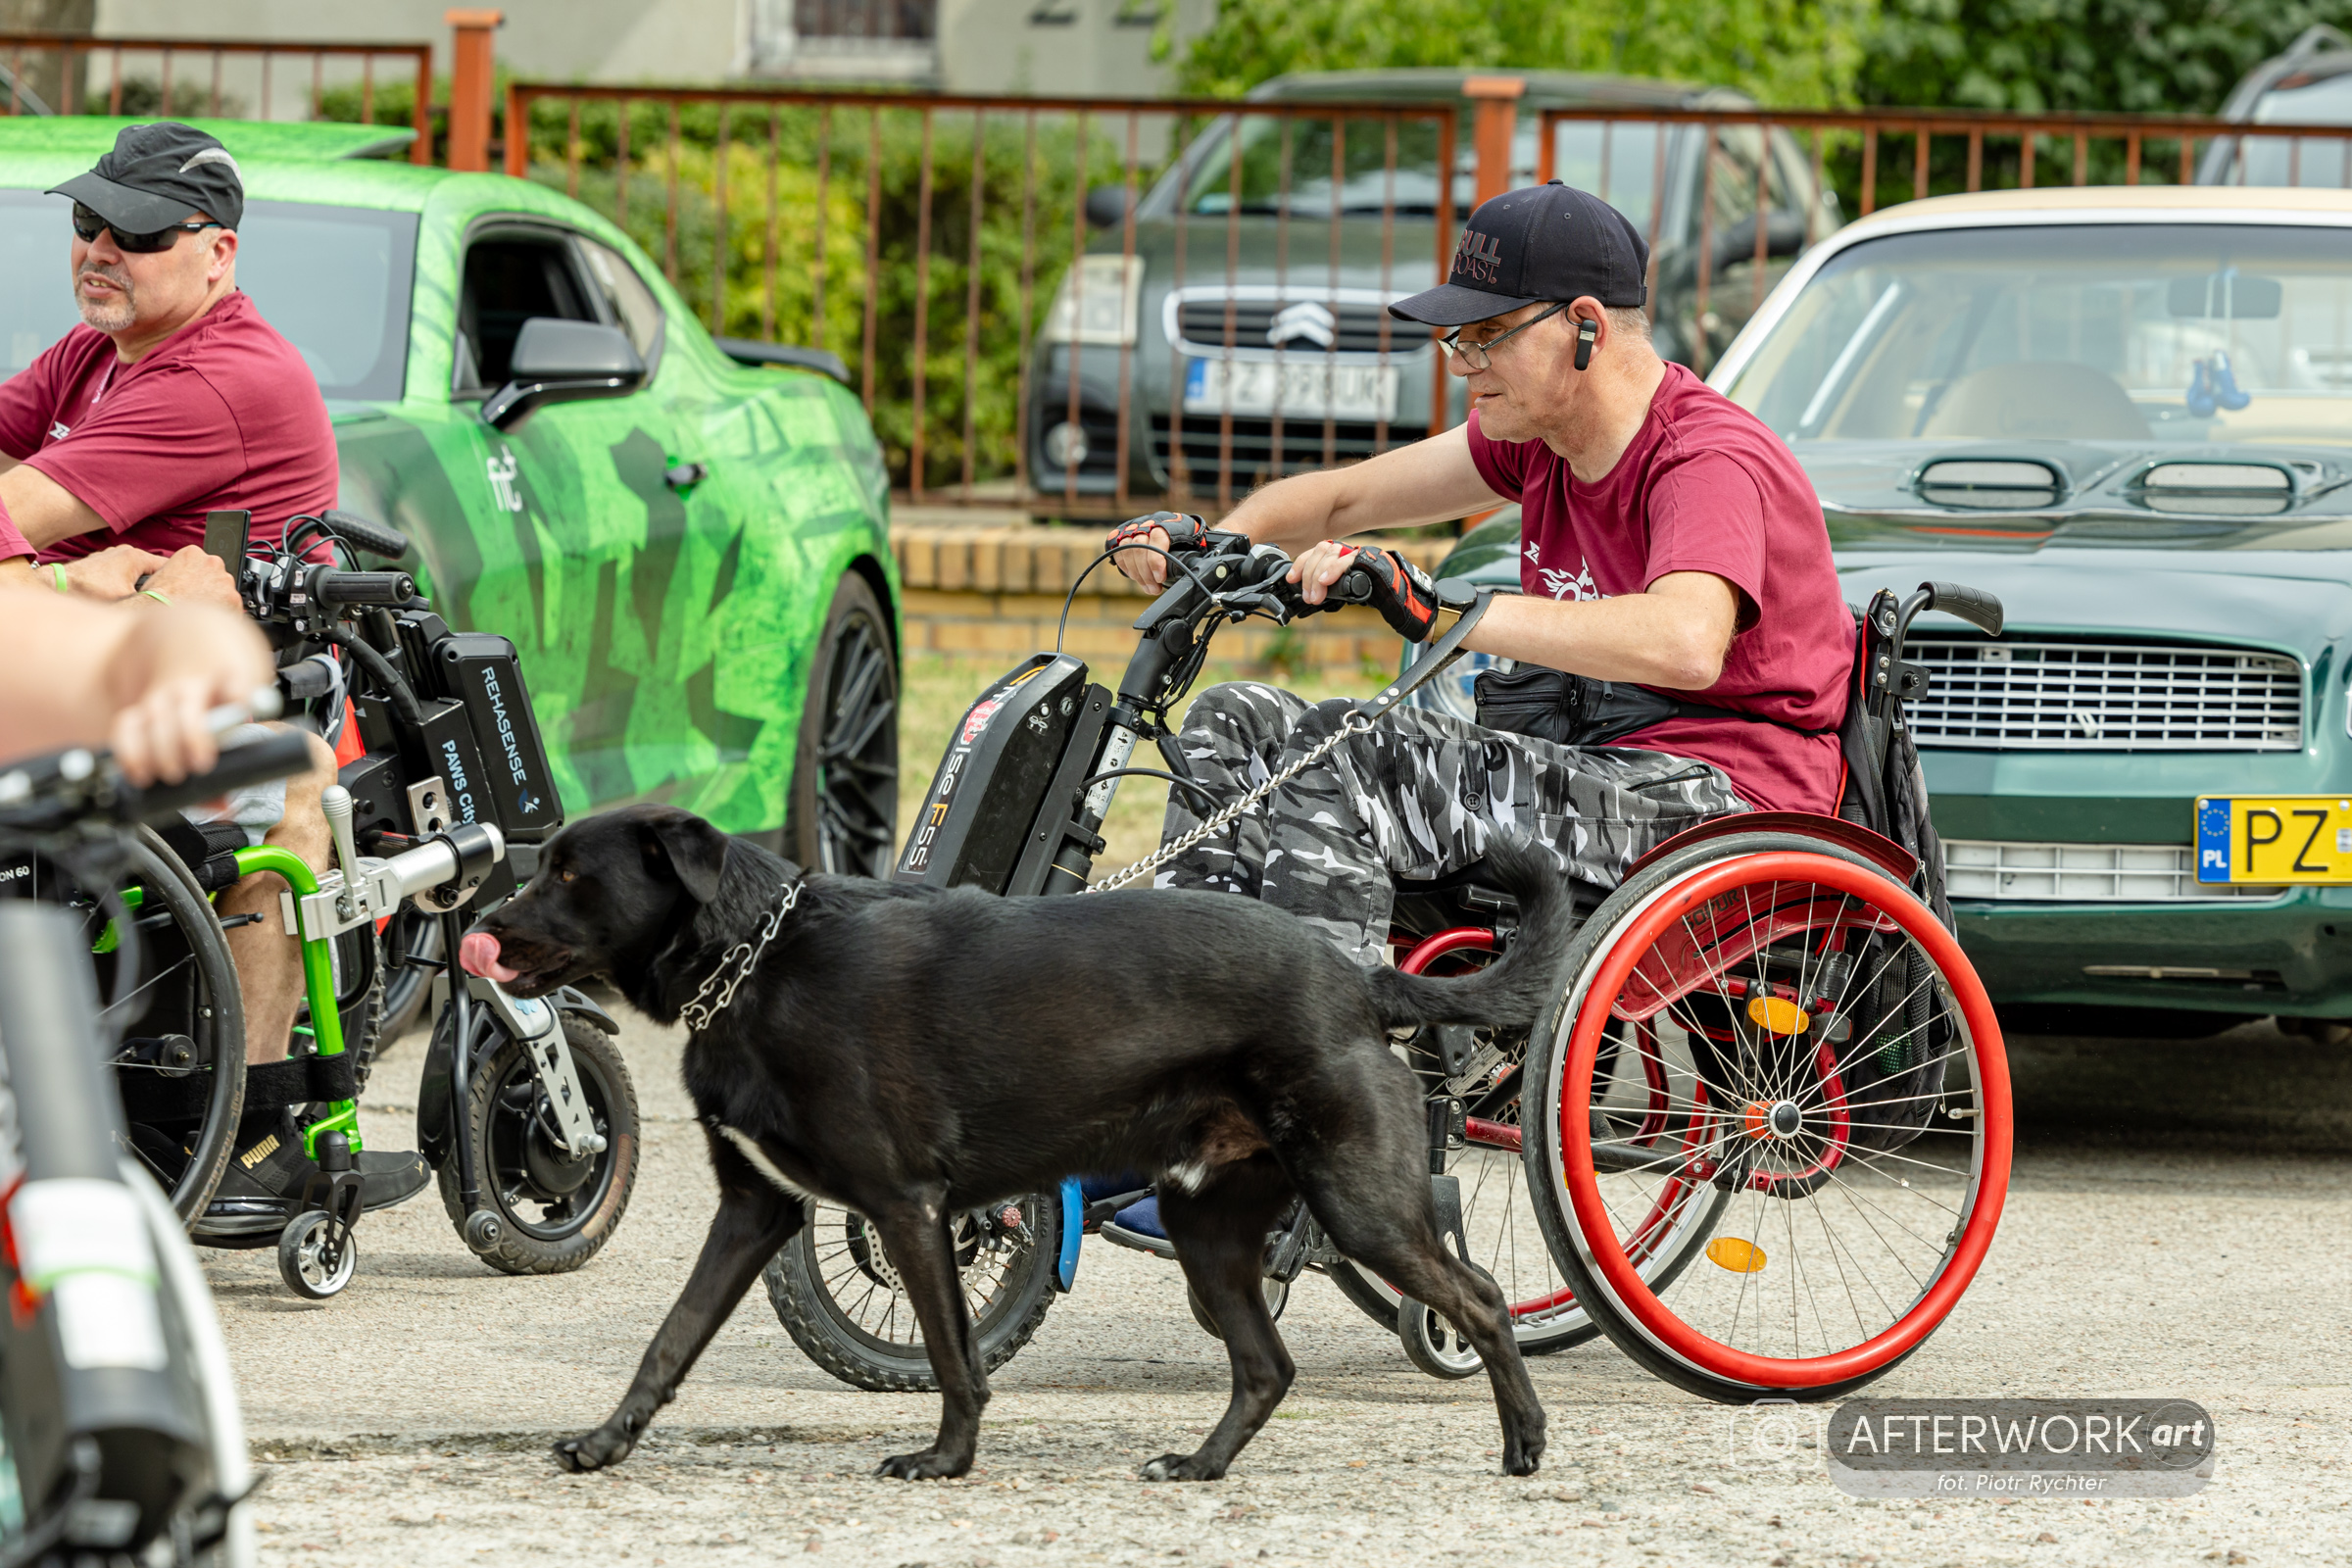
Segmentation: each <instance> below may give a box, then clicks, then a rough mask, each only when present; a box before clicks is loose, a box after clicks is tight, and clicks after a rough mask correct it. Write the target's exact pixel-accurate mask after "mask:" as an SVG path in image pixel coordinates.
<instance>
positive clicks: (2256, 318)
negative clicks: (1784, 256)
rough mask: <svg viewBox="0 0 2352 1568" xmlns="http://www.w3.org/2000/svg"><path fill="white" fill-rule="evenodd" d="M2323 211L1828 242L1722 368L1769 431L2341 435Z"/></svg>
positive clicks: (2336, 266)
mask: <svg viewBox="0 0 2352 1568" xmlns="http://www.w3.org/2000/svg"><path fill="white" fill-rule="evenodd" d="M2344 241H2345V231H2344V230H2343V229H2341V228H2335V227H2325V228H2322V227H2311V228H2299V227H2288V226H2283V225H2280V226H2268V225H2254V224H2235V223H2174V224H2154V223H2107V224H2095V225H2094V224H2085V225H2081V226H2077V225H2071V224H2068V225H2046V226H2040V225H2033V226H2029V225H2020V226H2017V227H2007V228H1979V229H1946V230H1942V231H1939V232H1935V233H1920V234H1901V235H1892V236H1889V237H1887V238H1886V239H1878V240H1870V241H1867V242H1865V243H1863V244H1859V245H1855V246H1852V247H1850V248H1848V249H1846V250H1844V251H1841V252H1839V253H1838V255H1837V256H1836V257H1834V258H1833V259H1832V260H1831V261H1830V262H1829V263H1828V264H1827V265H1826V266H1824V267H1823V268H1822V270H1821V271H1820V272H1819V273H1817V274H1816V275H1815V276H1814V277H1813V278H1812V280H1811V281H1810V282H1808V283H1806V284H1805V286H1804V290H1803V292H1802V293H1800V294H1799V295H1798V296H1797V297H1796V299H1795V300H1794V301H1793V302H1792V303H1791V304H1790V306H1789V309H1788V310H1787V311H1786V312H1785V313H1784V314H1783V315H1782V316H1781V318H1780V319H1779V320H1777V321H1776V322H1775V323H1774V324H1773V326H1772V328H1771V330H1770V332H1769V334H1768V335H1767V336H1766V337H1765V339H1764V340H1763V342H1762V343H1761V344H1759V345H1758V346H1757V348H1756V351H1755V353H1754V354H1753V356H1752V357H1750V358H1749V360H1748V362H1747V364H1746V365H1745V366H1744V367H1743V368H1741V369H1740V372H1739V375H1738V378H1737V379H1736V380H1735V381H1734V382H1733V383H1732V386H1731V388H1730V393H1731V397H1732V399H1733V401H1735V402H1737V403H1739V404H1740V405H1741V406H1742V407H1744V408H1747V409H1749V410H1751V411H1753V412H1754V413H1755V414H1756V416H1757V417H1760V418H1762V419H1763V420H1764V421H1765V422H1766V423H1767V424H1769V425H1771V426H1772V428H1773V429H1775V430H1777V431H1779V432H1780V433H1781V434H1782V435H1783V437H1785V438H1786V439H1788V440H1789V441H1792V442H1793V441H1807V440H1824V441H1834V440H1901V441H1913V442H1916V441H1922V440H1925V441H1952V442H1967V441H1986V440H2019V439H2057V440H2086V441H2133V442H2145V441H2149V440H2155V441H2163V442H2172V441H2180V442H2291V443H2295V444H2300V445H2310V444H2314V443H2325V444H2331V445H2352V246H2347V245H2346V244H2345V243H2344Z"/></svg>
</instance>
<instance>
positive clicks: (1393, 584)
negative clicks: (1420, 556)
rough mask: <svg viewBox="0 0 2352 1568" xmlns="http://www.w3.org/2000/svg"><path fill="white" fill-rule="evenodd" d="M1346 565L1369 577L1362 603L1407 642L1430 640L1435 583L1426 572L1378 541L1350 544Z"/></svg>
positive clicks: (1434, 621) (1435, 602)
mask: <svg viewBox="0 0 2352 1568" xmlns="http://www.w3.org/2000/svg"><path fill="white" fill-rule="evenodd" d="M1348 570H1349V571H1360V572H1362V573H1363V574H1364V575H1365V577H1367V578H1369V579H1370V581H1371V585H1372V591H1371V595H1370V597H1368V598H1367V599H1365V600H1364V603H1365V604H1368V605H1370V606H1371V607H1372V608H1373V609H1374V610H1377V611H1379V612H1380V618H1381V619H1383V620H1385V621H1387V622H1388V623H1389V627H1390V629H1391V630H1393V631H1395V632H1396V633H1397V636H1399V637H1401V638H1403V639H1404V640H1405V641H1406V642H1408V643H1419V642H1427V641H1428V640H1429V633H1430V628H1431V627H1433V626H1435V625H1436V624H1437V623H1438V585H1437V584H1436V583H1434V582H1432V581H1430V577H1429V573H1428V572H1426V571H1423V570H1422V569H1421V568H1420V567H1419V566H1416V565H1414V564H1412V563H1411V562H1409V561H1407V560H1405V559H1404V558H1403V557H1402V556H1398V555H1392V554H1390V553H1389V552H1388V551H1386V550H1383V549H1381V548H1380V547H1379V546H1378V545H1357V546H1355V547H1353V548H1352V549H1351V550H1350V551H1349V552H1348ZM1342 580H1343V581H1345V579H1342Z"/></svg>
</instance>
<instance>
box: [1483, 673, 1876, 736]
mask: <svg viewBox="0 0 2352 1568" xmlns="http://www.w3.org/2000/svg"><path fill="white" fill-rule="evenodd" d="M1473 691H1474V693H1475V695H1476V697H1477V701H1478V721H1479V723H1481V724H1483V725H1485V726H1486V727H1487V728H1488V729H1499V730H1508V731H1509V732H1510V733H1512V734H1514V735H1533V736H1534V737H1536V739H1538V740H1544V741H1550V742H1552V743H1554V744H1555V745H1560V746H1607V745H1609V744H1610V743H1611V742H1614V741H1618V740H1622V739H1624V738H1625V737H1626V736H1628V735H1631V734H1633V733H1634V732H1635V731H1636V730H1642V729H1647V728H1649V726H1650V725H1652V724H1662V723H1664V722H1665V721H1666V720H1667V719H1670V718H1711V719H1725V718H1738V719H1744V720H1746V721H1747V722H1749V723H1753V724H1775V725H1778V726H1779V727H1780V728H1782V729H1786V730H1793V731H1795V732H1796V733H1797V734H1799V735H1834V734H1836V733H1837V729H1836V727H1835V726H1831V727H1829V728H1824V729H1806V728H1804V727H1803V726H1802V725H1798V724H1790V723H1787V722H1785V721H1784V720H1781V719H1777V718H1772V717H1769V716H1767V715H1765V714H1763V713H1749V712H1744V711H1740V710H1739V709H1736V708H1718V707H1717V706H1715V705H1714V704H1713V703H1693V702H1691V701H1688V700H1687V699H1684V698H1678V697H1668V696H1666V695H1664V694H1663V693H1661V692H1653V691H1651V690H1650V689H1649V688H1648V687H1646V686H1635V685H1632V684H1630V683H1628V682H1625V681H1617V680H1594V679H1593V678H1592V677H1591V676H1588V675H1571V674H1568V673H1567V672H1566V671H1564V670H1557V669H1547V668H1545V667H1544V665H1542V664H1520V665H1518V666H1517V667H1515V668H1513V669H1509V670H1503V669H1488V670H1485V671H1483V672H1482V673H1481V674H1480V675H1479V677H1478V680H1477V682H1476V683H1475V685H1474V687H1473Z"/></svg>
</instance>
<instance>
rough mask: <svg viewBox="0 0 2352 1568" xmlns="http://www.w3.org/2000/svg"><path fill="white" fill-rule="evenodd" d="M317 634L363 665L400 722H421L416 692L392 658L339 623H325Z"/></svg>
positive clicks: (420, 709) (421, 714) (420, 710)
mask: <svg viewBox="0 0 2352 1568" xmlns="http://www.w3.org/2000/svg"><path fill="white" fill-rule="evenodd" d="M319 637H320V639H321V640H322V641H325V642H329V643H332V644H334V645H335V646H336V647H337V648H340V649H342V650H343V651H344V652H345V653H347V654H349V655H350V656H351V657H352V658H354V659H356V660H358V661H359V662H360V663H361V664H363V665H365V666H366V667H367V670H368V673H369V674H370V675H373V676H374V677H375V678H376V679H377V680H378V681H380V682H381V683H382V684H383V688H384V701H386V702H388V703H390V704H391V705H392V710H393V711H394V712H396V713H398V714H399V715H400V717H401V720H402V722H404V723H409V724H416V725H419V726H421V725H422V724H423V723H424V709H423V707H422V706H421V705H420V704H418V703H417V693H416V692H415V691H414V690H412V689H411V688H410V686H409V683H408V682H407V681H406V680H405V679H403V678H402V677H401V673H400V671H399V670H397V669H394V668H393V667H392V661H390V660H389V659H386V658H385V657H384V656H383V655H382V654H381V653H379V652H377V650H376V648H375V646H374V645H373V644H372V643H368V642H366V641H363V640H362V639H360V638H358V637H354V636H353V635H352V634H351V633H350V632H348V631H346V630H344V629H343V628H342V627H340V626H329V627H327V628H326V629H325V630H323V631H321V632H320V633H319Z"/></svg>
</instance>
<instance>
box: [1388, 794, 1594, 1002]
mask: <svg viewBox="0 0 2352 1568" xmlns="http://www.w3.org/2000/svg"><path fill="white" fill-rule="evenodd" d="M1485 864H1486V868H1487V869H1488V870H1489V871H1490V872H1492V873H1493V877H1494V880H1495V884H1496V885H1497V886H1498V887H1500V888H1501V889H1502V890H1503V891H1504V892H1506V893H1508V894H1510V895H1511V896H1512V897H1513V898H1514V899H1516V900H1517V901H1518V903H1519V931H1518V934H1517V935H1516V936H1515V937H1513V938H1512V939H1511V942H1510V945H1509V946H1508V947H1507V948H1505V949H1504V951H1503V955H1502V956H1501V957H1499V958H1497V959H1495V961H1494V962H1493V963H1490V964H1488V965H1487V966H1486V967H1485V968H1483V969H1481V970H1479V971H1478V972H1477V973H1475V974H1467V975H1462V976H1459V977H1458V978H1453V979H1439V978H1436V977H1433V976H1424V975H1414V974H1402V973H1399V972H1398V971H1397V970H1395V969H1388V968H1381V969H1372V970H1368V971H1366V974H1367V978H1368V979H1369V980H1370V982H1371V985H1372V1006H1373V1010H1374V1011H1375V1012H1377V1013H1378V1014H1379V1015H1380V1018H1381V1022H1382V1023H1383V1024H1385V1025H1386V1026H1387V1027H1389V1028H1392V1029H1397V1028H1409V1027H1412V1026H1415V1025H1419V1024H1425V1023H1467V1024H1484V1025H1487V1026H1489V1027H1491V1028H1497V1029H1532V1028H1534V1027H1535V1026H1536V1024H1537V1021H1538V1020H1539V1019H1541V1018H1542V1017H1543V1015H1544V1009H1545V1008H1547V1007H1548V1006H1550V1005H1551V1004H1552V1003H1553V1002H1555V1001H1557V1000H1558V997H1559V992H1558V987H1559V985H1560V983H1561V980H1562V975H1561V972H1560V971H1561V963H1562V960H1563V959H1564V958H1565V957H1566V956H1567V953H1568V942H1569V939H1570V938H1571V937H1573V936H1574V935H1575V934H1576V924H1577V915H1576V902H1575V898H1574V895H1573V893H1572V890H1571V888H1570V886H1569V883H1568V879H1567V878H1566V877H1565V876H1563V875H1562V874H1561V873H1560V872H1559V870H1558V869H1557V868H1556V867H1555V866H1554V865H1553V864H1552V862H1551V860H1550V859H1549V858H1548V857H1546V856H1545V855H1544V853H1543V852H1542V851H1541V850H1536V849H1531V848H1529V847H1528V846H1526V845H1522V844H1518V843H1515V842H1513V841H1512V840H1510V839H1507V838H1504V837H1503V836H1502V835H1500V834H1495V836H1493V837H1492V838H1490V839H1489V840H1488V841H1487V854H1486V860H1485Z"/></svg>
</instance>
